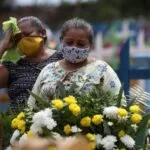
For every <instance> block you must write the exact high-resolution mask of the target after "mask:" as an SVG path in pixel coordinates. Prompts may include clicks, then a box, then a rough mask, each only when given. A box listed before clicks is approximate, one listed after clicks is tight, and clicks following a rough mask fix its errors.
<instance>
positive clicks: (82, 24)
mask: <svg viewBox="0 0 150 150" xmlns="http://www.w3.org/2000/svg"><path fill="white" fill-rule="evenodd" d="M72 28H77V29H84V30H87V32H88V36H89V41H90V43H92V44H93V36H94V33H93V28H92V26H91V25H90V24H89V23H88V22H86V21H85V20H83V19H80V18H73V19H70V20H68V21H66V22H65V23H64V24H63V25H62V28H61V32H60V40H62V39H63V37H64V36H65V34H66V32H67V31H68V30H69V29H72Z"/></svg>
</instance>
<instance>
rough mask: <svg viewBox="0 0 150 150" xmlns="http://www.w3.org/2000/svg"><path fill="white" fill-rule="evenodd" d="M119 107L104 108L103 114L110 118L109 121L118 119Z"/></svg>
mask: <svg viewBox="0 0 150 150" xmlns="http://www.w3.org/2000/svg"><path fill="white" fill-rule="evenodd" d="M117 109H118V108H117V107H115V106H110V107H106V108H104V111H103V114H104V115H105V116H106V117H107V118H109V119H111V118H112V119H116V118H117Z"/></svg>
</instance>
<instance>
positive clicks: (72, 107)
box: [69, 104, 81, 116]
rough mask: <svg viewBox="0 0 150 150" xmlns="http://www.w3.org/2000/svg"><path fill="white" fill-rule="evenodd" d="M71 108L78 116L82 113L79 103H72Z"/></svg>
mask: <svg viewBox="0 0 150 150" xmlns="http://www.w3.org/2000/svg"><path fill="white" fill-rule="evenodd" d="M69 110H70V111H71V112H72V113H73V114H74V115H75V116H77V115H78V114H79V113H80V110H81V109H80V107H79V106H78V105H77V104H70V105H69Z"/></svg>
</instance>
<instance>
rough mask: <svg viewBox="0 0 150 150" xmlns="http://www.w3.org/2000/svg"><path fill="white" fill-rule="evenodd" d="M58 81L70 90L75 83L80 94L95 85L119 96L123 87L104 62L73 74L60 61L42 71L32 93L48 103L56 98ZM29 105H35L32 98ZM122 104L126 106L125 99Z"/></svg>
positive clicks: (96, 62) (87, 66)
mask: <svg viewBox="0 0 150 150" xmlns="http://www.w3.org/2000/svg"><path fill="white" fill-rule="evenodd" d="M58 81H61V82H62V83H63V84H64V85H65V87H66V88H70V86H71V85H72V84H73V83H75V84H76V85H77V90H78V91H79V92H89V91H91V90H92V88H93V86H94V85H102V87H103V89H105V90H108V91H110V92H112V93H113V94H114V95H117V94H118V93H119V90H120V87H121V83H120V81H119V79H118V76H117V74H116V73H115V72H114V70H113V69H112V68H111V67H110V66H109V65H108V64H107V63H106V62H104V61H101V60H95V61H93V62H91V63H90V64H87V65H86V66H84V67H81V68H80V69H78V70H77V71H73V72H68V71H66V70H65V69H64V68H62V67H61V66H60V64H59V61H58V62H54V63H51V64H49V65H47V66H46V67H45V68H44V69H43V70H42V71H41V73H40V75H39V77H38V78H37V81H36V83H35V85H34V87H33V90H32V92H33V93H35V94H37V95H39V96H40V97H42V98H44V99H45V100H46V101H48V100H50V99H51V98H53V97H54V95H55V89H56V85H57V82H58ZM28 104H29V105H30V106H31V107H33V105H34V100H33V98H32V97H31V96H30V98H29V100H28ZM122 104H123V105H126V101H125V99H123V101H122ZM112 105H113V104H112Z"/></svg>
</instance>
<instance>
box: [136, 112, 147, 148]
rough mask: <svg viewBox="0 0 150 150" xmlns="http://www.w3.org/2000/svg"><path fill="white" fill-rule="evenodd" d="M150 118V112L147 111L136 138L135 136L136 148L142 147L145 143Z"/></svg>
mask: <svg viewBox="0 0 150 150" xmlns="http://www.w3.org/2000/svg"><path fill="white" fill-rule="evenodd" d="M149 119H150V112H149V113H147V114H146V115H145V116H144V117H143V120H142V122H141V123H140V125H139V128H138V131H137V134H136V138H135V143H136V144H135V149H139V148H142V147H143V146H144V144H145V139H146V133H147V128H148V121H149Z"/></svg>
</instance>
